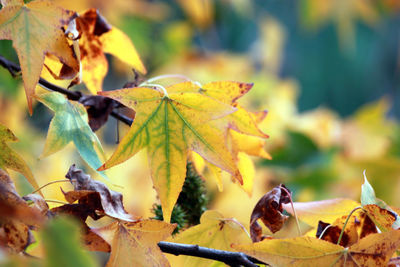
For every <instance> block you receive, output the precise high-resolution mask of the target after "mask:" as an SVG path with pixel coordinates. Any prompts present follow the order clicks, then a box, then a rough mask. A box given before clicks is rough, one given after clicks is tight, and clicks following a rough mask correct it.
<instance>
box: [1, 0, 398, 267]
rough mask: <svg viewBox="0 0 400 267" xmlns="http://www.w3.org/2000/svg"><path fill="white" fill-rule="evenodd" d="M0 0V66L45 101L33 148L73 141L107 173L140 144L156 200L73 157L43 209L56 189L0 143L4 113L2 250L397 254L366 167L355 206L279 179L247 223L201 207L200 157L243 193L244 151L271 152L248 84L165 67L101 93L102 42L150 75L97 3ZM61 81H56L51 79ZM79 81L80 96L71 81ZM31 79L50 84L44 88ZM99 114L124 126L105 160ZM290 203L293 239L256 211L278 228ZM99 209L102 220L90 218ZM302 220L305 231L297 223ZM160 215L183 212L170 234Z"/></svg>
mask: <svg viewBox="0 0 400 267" xmlns="http://www.w3.org/2000/svg"><path fill="white" fill-rule="evenodd" d="M1 4H2V9H1V10H0V39H9V40H12V43H13V47H14V48H15V50H16V52H17V55H18V59H19V64H20V66H18V65H16V64H14V63H12V62H10V61H8V60H7V59H5V58H4V57H1V56H0V65H1V66H2V67H4V68H6V69H7V70H8V71H9V72H10V74H12V75H13V76H18V75H19V73H21V75H22V80H23V85H24V88H25V92H26V98H27V107H28V110H29V113H30V114H32V112H33V106H34V101H35V100H37V101H39V102H41V103H42V104H44V105H45V106H46V107H48V108H49V109H50V110H51V111H53V112H54V117H53V119H52V120H51V122H50V125H49V130H48V133H47V138H46V142H45V145H44V148H43V152H42V155H41V157H47V156H49V155H51V154H53V153H56V152H58V151H59V150H62V149H64V148H65V147H66V146H67V145H68V144H69V143H73V144H74V146H75V149H76V151H77V152H78V153H79V155H80V156H81V158H82V159H83V161H84V162H86V163H87V165H88V166H89V167H90V168H91V169H92V171H93V173H96V174H99V175H102V176H103V177H104V178H106V179H107V178H108V175H107V171H106V170H107V169H109V168H111V167H113V166H115V165H118V164H122V163H123V162H125V161H126V160H128V159H129V158H131V157H133V156H134V155H136V154H137V153H138V152H139V151H141V150H143V149H146V151H147V158H148V161H149V169H150V176H151V179H152V182H153V186H154V188H155V190H156V192H157V196H158V199H159V201H160V205H158V206H156V207H155V208H154V213H155V215H156V219H158V220H155V219H146V218H141V217H140V214H130V213H128V212H127V210H126V209H125V207H124V204H123V195H122V194H121V193H119V192H116V191H113V190H110V189H109V188H108V187H107V186H106V185H105V184H104V183H102V182H100V181H97V180H94V179H92V177H91V176H90V175H88V174H86V173H85V172H84V171H83V170H81V169H78V168H77V167H76V166H75V165H72V166H70V168H69V170H68V172H67V174H66V178H67V180H62V181H57V180H54V181H52V182H51V183H56V182H69V183H70V184H71V185H72V186H73V189H72V190H70V191H66V192H65V191H64V190H63V189H62V188H61V192H62V194H63V196H64V198H65V202H60V201H58V202H59V203H58V205H57V206H56V207H52V208H50V207H49V205H48V203H50V202H52V200H49V199H46V198H45V197H46V196H45V195H44V194H43V193H42V192H41V189H43V187H45V186H46V185H45V186H42V187H39V185H38V183H37V182H36V180H35V178H34V174H32V172H31V170H30V169H29V167H28V165H27V164H26V163H25V161H24V160H23V159H22V158H21V157H20V156H19V155H18V154H17V153H16V152H15V151H14V150H12V149H11V148H10V147H9V146H8V144H7V143H8V142H14V141H17V137H16V136H15V135H14V134H13V133H12V131H11V130H10V129H8V127H7V126H5V125H1V124H0V148H1V150H0V200H1V201H0V230H1V231H0V252H1V253H3V251H4V253H6V254H7V255H16V254H23V255H25V256H24V257H15V258H12V257H10V259H7V260H9V262H11V263H15V264H20V265H22V264H37V263H38V264H43V265H47V266H52V265H55V264H56V263H58V264H60V265H63V266H64V265H65V266H95V265H96V263H95V261H94V260H93V258H92V257H91V256H90V254H88V253H87V250H89V251H101V252H105V253H108V255H109V258H108V260H107V266H131V265H133V266H169V265H170V263H169V260H168V258H167V257H166V255H165V254H164V253H168V254H173V255H188V256H195V257H186V258H184V259H182V264H183V265H184V266H209V265H210V264H213V262H211V261H210V260H216V261H220V262H223V263H225V264H228V265H231V266H257V264H271V265H272V266H287V265H290V264H296V265H298V266H309V265H318V266H327V265H329V266H343V265H346V266H347V265H349V266H385V265H387V264H388V263H393V264H396V262H398V259H397V258H395V257H393V254H394V253H395V252H396V250H397V249H398V247H399V246H400V232H399V227H400V223H399V221H400V218H399V215H398V214H399V213H398V211H397V209H396V208H393V207H390V206H389V205H387V204H386V203H384V202H383V201H382V200H379V199H377V198H376V197H375V193H374V190H373V188H372V186H371V185H370V184H369V183H368V181H367V179H366V178H365V182H364V185H363V186H362V195H361V203H360V204H359V203H357V202H355V201H352V200H349V199H335V200H324V201H319V202H307V203H293V201H292V192H291V190H289V188H287V187H286V186H285V185H283V184H281V185H278V186H276V187H275V188H273V189H272V190H271V191H270V192H267V193H266V194H265V195H264V196H263V197H262V198H261V199H260V200H259V201H258V203H257V204H256V205H255V207H254V210H253V212H252V214H251V216H250V218H249V222H250V224H249V226H250V227H249V232H250V233H249V232H248V230H247V229H246V228H245V227H244V226H243V224H242V223H241V222H239V221H238V220H236V219H235V218H227V217H225V216H224V215H223V214H222V213H220V212H219V211H216V210H206V205H207V200H206V195H205V192H204V191H205V189H204V185H203V181H202V179H203V176H201V174H202V173H203V172H204V169H206V170H207V171H208V172H209V173H210V174H211V175H208V176H207V177H206V178H208V177H213V178H214V179H215V182H216V184H217V186H218V188H219V189H220V190H222V189H223V183H222V172H226V173H228V174H229V175H230V176H231V181H232V182H233V183H236V184H237V185H238V186H239V187H241V188H242V189H243V190H244V191H245V192H246V193H248V194H251V192H252V187H253V180H252V179H253V177H250V176H249V175H247V173H246V171H245V169H244V168H243V166H246V164H245V162H248V161H251V160H250V158H249V156H257V157H260V158H264V159H270V158H271V157H270V155H269V154H268V152H266V151H265V150H264V144H265V139H266V138H268V135H267V134H265V133H264V132H263V131H261V130H260V128H259V124H260V123H261V122H262V121H263V120H264V119H265V117H266V115H267V112H266V111H260V112H250V111H248V110H247V109H246V108H245V107H244V106H242V105H241V104H240V103H239V102H238V101H239V99H240V98H241V97H243V96H244V95H245V94H247V93H248V92H249V91H250V90H251V88H252V87H253V84H251V83H243V82H234V81H217V82H210V83H206V84H200V83H199V82H197V81H192V80H190V79H189V78H186V77H183V81H182V82H178V83H172V84H171V83H165V82H164V83H162V82H160V80H164V81H165V80H168V78H171V76H158V77H154V78H151V79H147V80H145V81H141V82H139V78H137V77H135V81H134V82H131V83H127V85H126V86H125V87H124V88H122V89H117V90H111V91H103V88H102V84H103V79H104V77H105V75H106V73H107V71H108V62H107V58H106V56H105V53H108V54H111V55H113V56H115V57H117V58H119V59H120V60H121V61H122V62H123V63H124V64H127V65H128V66H130V67H132V68H134V69H135V70H137V71H138V72H140V73H142V74H145V73H146V68H145V67H144V64H143V63H142V61H141V60H140V57H139V55H138V53H137V51H136V49H135V47H134V45H133V44H132V42H131V41H130V40H129V38H128V37H127V36H126V35H125V34H124V33H123V32H121V31H120V30H119V29H117V28H115V27H113V26H112V25H110V24H109V23H108V22H107V21H106V19H105V18H104V17H103V16H102V15H101V14H100V13H99V12H98V11H97V10H95V9H89V10H87V11H85V12H82V13H80V14H77V13H75V12H72V11H68V10H65V9H63V8H61V7H57V6H56V5H54V3H53V2H51V1H46V0H34V1H31V2H29V3H27V4H26V3H24V1H22V0H2V1H1ZM135 73H136V72H135ZM179 77H180V78H182V77H181V76H179ZM175 78H176V77H175ZM48 80H51V81H54V82H49V81H48ZM59 81H62V82H64V85H65V86H64V87H63V86H59V85H56V84H57V82H59ZM82 82H83V83H84V84H85V86H86V88H87V89H88V91H89V92H90V94H83V93H82V92H81V91H73V90H71V89H70V88H71V87H74V86H75V85H78V84H80V83H82ZM37 85H39V86H41V87H43V88H44V89H47V90H49V91H52V92H45V93H43V92H42V91H41V89H38V88H37ZM121 108H123V109H126V110H128V109H130V114H131V116H130V117H129V116H126V115H123V114H122V113H119V110H120V109H121ZM132 114H133V115H132ZM109 116H113V117H114V118H116V119H117V120H119V121H122V122H124V123H125V124H128V125H130V129H129V131H128V132H127V133H126V135H125V136H123V138H122V140H121V141H120V142H119V144H118V146H117V148H116V150H115V151H114V153H113V154H112V155H111V157H109V158H107V155H105V153H104V151H103V148H102V145H101V142H100V139H99V138H98V137H97V135H96V133H95V131H97V130H98V129H100V128H101V127H103V125H105V124H106V123H107V122H108V119H109ZM8 169H12V170H15V171H18V172H20V173H21V174H22V175H24V176H25V178H26V179H27V181H28V182H29V183H30V184H31V185H32V187H33V188H34V192H32V194H28V195H25V196H23V197H21V196H20V195H19V194H18V192H17V191H16V189H15V186H14V182H13V181H12V179H11V178H10V176H9V174H8V173H7V172H6V171H7V170H8ZM66 171H67V170H66ZM35 175H40V174H35ZM109 178H110V179H112V177H109ZM49 184H50V183H49ZM36 193H37V194H36ZM149 208H150V207H149ZM289 215H293V216H294V217H295V219H296V222H297V228H298V236H297V237H294V238H274V237H272V236H271V235H267V234H266V233H268V232H267V230H266V229H265V228H263V226H262V225H260V224H259V223H258V220H261V221H262V222H263V224H264V225H265V226H266V228H268V229H269V232H270V233H275V232H277V231H279V230H280V229H281V228H282V227H284V226H285V225H286V222H287V220H288V218H289ZM65 217H68V218H74V221H70V219H65ZM88 218H90V219H88ZM100 219H102V220H103V219H105V221H106V222H107V223H106V224H103V225H102V226H93V224H94V223H93V221H98V220H100ZM298 220H300V221H303V222H304V223H306V224H308V225H309V226H310V227H311V228H312V230H311V231H308V232H307V233H304V231H305V230H304V229H305V227H302V225H300V224H299V222H298ZM170 221H172V222H174V221H175V222H176V223H178V224H179V228H180V229H179V233H177V234H175V235H172V233H173V232H174V230H175V229H177V228H176V226H177V225H176V224H174V223H172V224H171V223H170ZM79 229H80V230H79ZM315 230H316V231H315ZM177 232H178V231H177ZM314 232H315V234H314ZM33 233H40V236H41V238H40V240H41V242H39V243H40V244H41V245H42V248H43V251H44V253H43V254H42V256H43V257H42V258H35V257H28V256H30V255H29V253H28V252H27V251H28V250H27V248H29V246H30V245H31V244H33V243H35V238H34V235H33ZM82 243H83V244H82ZM60 248H63V249H60ZM163 252H164V253H163ZM0 260H1V259H0Z"/></svg>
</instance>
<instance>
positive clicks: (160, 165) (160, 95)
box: [100, 82, 243, 221]
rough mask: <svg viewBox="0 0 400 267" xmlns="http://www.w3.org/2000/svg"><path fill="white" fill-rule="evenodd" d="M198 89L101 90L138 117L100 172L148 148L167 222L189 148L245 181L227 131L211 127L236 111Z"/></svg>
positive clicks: (177, 192) (183, 175) (183, 174)
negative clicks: (228, 144)
mask: <svg viewBox="0 0 400 267" xmlns="http://www.w3.org/2000/svg"><path fill="white" fill-rule="evenodd" d="M188 86H189V87H190V88H188ZM193 88H196V89H197V90H196V91H199V89H200V88H199V86H198V85H196V84H194V83H187V82H184V83H179V84H175V85H172V86H170V87H167V88H163V90H164V92H160V91H157V90H155V89H152V88H144V87H138V88H128V89H121V90H115V91H109V92H101V95H104V96H107V97H110V98H113V99H115V100H117V101H119V102H121V103H122V104H124V105H125V106H127V107H130V108H132V109H134V110H135V111H136V116H135V121H134V123H133V124H132V126H131V128H130V130H129V132H128V134H127V135H126V136H125V137H124V138H123V139H122V141H121V142H120V144H119V146H118V147H117V149H116V151H115V152H114V154H113V155H112V156H111V158H110V159H108V160H107V161H106V162H105V163H104V165H103V166H102V167H101V168H100V170H104V169H107V168H110V167H112V166H114V165H117V164H119V163H121V162H123V161H125V160H127V159H128V158H130V157H132V156H133V155H135V154H136V153H137V152H139V151H140V150H141V149H143V148H145V147H146V148H147V154H148V158H149V165H150V169H151V176H152V179H153V184H154V187H155V189H156V191H157V193H158V196H159V198H160V201H161V205H162V208H163V214H164V219H165V220H166V221H169V220H170V216H171V212H172V209H173V207H174V204H175V202H176V200H177V198H178V195H179V193H180V191H181V189H182V186H183V183H184V180H185V176H186V161H187V157H188V153H189V150H192V151H195V152H197V153H198V154H200V155H201V156H202V157H203V158H205V159H206V160H207V161H209V162H211V163H212V164H214V165H216V166H218V167H219V168H221V169H223V170H225V171H227V172H229V173H231V174H232V175H233V177H235V178H236V179H237V180H238V181H239V182H240V183H242V182H243V181H242V177H241V175H240V172H239V170H238V169H237V166H236V164H235V162H234V160H233V158H232V156H231V154H230V151H229V150H228V149H227V147H226V145H225V141H224V140H225V135H224V132H222V131H219V130H218V129H216V128H215V127H214V126H212V125H211V124H210V123H211V121H213V120H215V119H218V118H220V117H224V116H226V115H228V114H230V113H232V112H234V111H235V109H234V108H232V107H231V106H230V105H227V104H224V103H222V102H220V101H217V100H215V99H213V98H211V97H208V96H205V95H203V94H201V93H198V92H196V91H193Z"/></svg>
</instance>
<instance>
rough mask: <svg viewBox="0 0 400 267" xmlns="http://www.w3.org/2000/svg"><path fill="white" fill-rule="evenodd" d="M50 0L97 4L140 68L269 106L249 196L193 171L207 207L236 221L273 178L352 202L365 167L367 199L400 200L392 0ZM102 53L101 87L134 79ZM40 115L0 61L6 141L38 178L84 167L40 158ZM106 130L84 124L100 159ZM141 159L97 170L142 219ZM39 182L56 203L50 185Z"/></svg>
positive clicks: (399, 36)
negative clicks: (93, 131) (241, 91)
mask: <svg viewBox="0 0 400 267" xmlns="http://www.w3.org/2000/svg"><path fill="white" fill-rule="evenodd" d="M58 3H59V4H60V5H61V6H63V7H65V8H68V9H73V10H76V11H79V12H82V11H84V10H86V9H87V8H89V7H95V8H98V9H99V10H100V13H101V14H102V15H103V16H104V17H105V18H107V20H108V22H109V23H111V24H112V25H114V26H116V27H118V28H120V29H121V30H122V31H124V32H125V33H126V34H128V35H129V37H130V38H131V39H132V41H133V43H134V44H135V46H136V48H137V50H138V51H139V54H140V55H141V57H142V60H143V61H144V63H145V66H146V67H147V69H148V71H149V73H148V75H147V76H146V77H145V78H146V79H147V78H151V77H153V76H157V75H161V74H182V75H185V76H187V77H189V78H190V79H192V80H195V81H198V82H200V83H207V82H211V81H218V80H236V81H242V82H252V83H254V88H253V89H252V90H251V91H250V92H249V93H248V94H247V95H246V96H245V97H243V98H242V99H241V100H240V101H239V102H240V103H241V104H242V105H244V106H246V107H247V108H248V109H249V110H251V111H257V110H264V109H267V110H268V112H269V113H268V116H267V118H266V119H265V120H264V121H263V122H262V123H261V125H260V127H261V128H262V130H263V131H264V132H266V133H267V134H269V136H270V138H269V139H268V140H267V147H266V149H267V151H268V152H269V153H270V154H271V155H272V158H273V159H272V160H260V159H258V158H253V163H251V164H249V165H248V171H249V175H250V176H251V175H253V176H254V188H253V190H252V194H248V193H246V192H244V191H243V190H242V189H241V188H239V186H237V185H236V184H233V183H231V182H230V177H229V176H228V175H227V176H226V177H224V191H223V192H219V191H218V189H217V186H216V184H215V182H214V181H213V180H212V179H207V178H208V177H207V176H208V174H207V173H205V174H204V176H205V178H206V179H205V180H206V185H207V188H208V194H209V198H210V202H209V207H210V208H215V209H218V210H220V211H221V212H222V213H223V214H224V215H225V216H226V217H236V218H237V219H238V220H239V221H240V222H242V223H243V224H244V225H248V221H249V217H250V213H251V210H252V208H253V207H254V205H255V203H256V202H257V201H258V199H259V198H260V197H261V196H262V195H263V194H265V193H266V192H267V191H269V190H270V189H271V188H272V187H273V186H275V185H277V184H279V183H285V184H286V186H287V187H288V188H290V189H291V190H292V192H293V196H294V199H295V200H296V201H314V200H321V199H329V198H336V197H345V198H351V199H354V200H356V201H359V197H360V191H361V184H362V183H363V175H362V173H363V170H364V169H365V170H366V174H367V176H368V179H369V181H370V182H371V184H372V185H373V186H374V188H375V190H376V194H377V197H379V198H381V199H383V200H384V201H386V202H387V203H388V204H390V205H393V206H399V205H400V124H399V122H398V121H399V119H400V69H399V67H400V61H399V59H400V54H399V52H400V27H399V25H400V1H397V0H380V1H376V0H370V1H369V0H285V1H278V0H262V1H261V0H260V1H257V0H254V1H248V0H215V1H211V0H176V1H155V0H154V1H144V0H136V1H133V0H129V1H127V0H113V1H108V0H96V1H95V0H80V1H66V0H65V1H58ZM0 54H1V55H4V56H6V57H7V58H8V59H10V60H13V61H14V62H18V59H17V57H16V54H15V52H14V50H13V48H12V46H11V42H9V41H4V40H2V41H0ZM108 60H109V63H110V69H109V72H108V75H107V77H106V79H105V82H104V90H110V89H118V88H121V87H122V86H123V85H124V84H125V83H126V82H127V81H130V80H132V79H133V77H134V75H133V72H132V70H130V69H129V68H128V67H127V66H126V65H124V64H123V63H121V62H119V61H118V60H116V59H115V58H113V57H108ZM78 88H82V89H84V87H83V86H80V87H78ZM51 118H52V113H51V112H50V111H49V110H47V109H46V108H45V107H44V106H43V105H41V104H38V103H36V106H35V110H34V114H33V116H32V117H30V116H29V115H28V112H27V105H26V100H25V95H24V90H23V88H22V86H21V81H20V80H19V79H13V78H12V77H11V76H10V74H9V73H8V72H7V71H6V70H4V69H2V68H1V69H0V122H1V123H3V124H5V125H6V126H8V127H9V128H10V129H11V130H13V131H14V133H15V134H16V136H18V137H19V139H20V142H18V143H15V144H12V147H13V148H14V149H15V150H16V151H18V153H20V154H21V155H22V156H23V157H24V158H25V160H26V161H27V162H28V164H29V165H30V167H31V168H32V170H33V173H34V175H35V177H36V179H37V180H38V182H39V184H40V185H41V184H45V183H46V182H48V181H52V180H57V179H61V178H62V177H64V175H65V173H66V172H67V170H68V168H69V166H70V165H71V164H72V163H78V165H79V164H80V165H81V166H83V167H85V165H84V163H83V162H82V161H81V160H80V158H79V156H78V154H77V152H76V150H75V148H74V147H73V146H71V145H70V146H68V148H67V149H64V150H62V151H60V152H57V153H56V154H54V155H52V156H50V157H47V158H41V159H39V156H40V154H41V152H42V150H43V144H44V140H45V133H46V131H47V128H48V125H49V122H50V119H51ZM116 128H117V123H116V121H115V120H114V119H110V120H109V122H108V124H107V126H106V127H103V129H101V130H100V131H98V132H97V133H98V135H99V137H100V138H101V140H102V143H103V145H104V146H105V148H106V151H107V155H108V156H110V155H111V153H112V151H113V150H115V147H116V145H115V142H116ZM119 128H120V132H121V135H122V134H123V133H124V132H126V130H127V127H126V126H124V125H122V124H120V125H119ZM146 162H147V160H146V159H145V153H140V154H138V155H137V156H135V157H134V158H132V159H130V160H129V161H127V162H126V163H124V164H121V165H119V166H116V167H114V168H112V169H111V170H110V171H109V173H108V176H109V177H110V181H106V182H107V183H108V185H109V186H110V187H112V188H113V189H115V190H117V191H121V192H122V193H123V194H124V197H125V205H126V207H127V209H128V210H129V211H130V212H132V213H134V214H136V215H138V216H143V217H149V216H152V214H151V212H150V210H151V207H152V204H153V203H155V202H157V199H156V194H155V191H154V190H153V188H152V183H151V179H150V178H149V175H148V170H147V167H146V166H147V163H146ZM88 171H89V170H88ZM13 174H14V176H15V177H19V176H18V174H17V173H13ZM93 175H94V176H95V177H96V178H98V179H101V178H100V177H97V176H96V175H95V174H93ZM18 181H19V182H18V186H19V188H20V190H21V191H22V192H25V193H27V192H29V191H30V188H29V187H28V185H26V183H25V182H24V179H23V178H21V177H19V178H18ZM115 185H117V186H115ZM62 187H63V188H64V189H65V188H67V187H68V186H67V185H64V184H63V185H62ZM44 193H45V195H46V197H47V198H49V199H60V200H63V197H62V194H61V193H60V192H59V190H58V186H57V185H52V186H49V187H47V188H46V189H44Z"/></svg>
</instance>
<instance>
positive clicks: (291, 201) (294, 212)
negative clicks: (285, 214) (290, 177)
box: [281, 187, 301, 236]
mask: <svg viewBox="0 0 400 267" xmlns="http://www.w3.org/2000/svg"><path fill="white" fill-rule="evenodd" d="M281 189H283V191H285V192H286V193H287V194H288V196H289V200H290V205H291V206H292V210H293V215H294V218H295V219H296V225H297V231H298V232H299V236H301V229H300V222H299V218H297V214H296V210H295V209H294V205H293V199H292V194H291V193H289V191H288V190H286V188H284V187H281Z"/></svg>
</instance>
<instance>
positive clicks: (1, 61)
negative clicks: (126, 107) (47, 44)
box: [0, 55, 133, 125]
mask: <svg viewBox="0 0 400 267" xmlns="http://www.w3.org/2000/svg"><path fill="white" fill-rule="evenodd" d="M0 65H1V66H2V67H3V68H5V69H7V70H8V72H10V74H11V75H12V76H13V77H15V76H16V75H17V73H19V72H20V71H21V68H20V66H18V65H17V64H15V63H14V62H12V61H9V60H8V59H6V58H5V57H3V56H1V55H0ZM39 84H40V85H41V86H43V87H45V88H46V89H48V90H51V91H55V92H59V93H61V94H64V95H66V96H67V97H68V99H70V100H73V101H79V100H80V99H81V98H82V97H84V96H85V95H84V94H82V93H81V92H78V91H70V90H67V89H65V88H62V87H60V86H57V85H55V84H53V83H51V82H49V81H47V80H45V79H43V78H40V79H39ZM113 101H114V100H113ZM115 106H116V107H121V105H120V104H119V103H118V104H116V105H115ZM111 116H113V117H114V118H116V119H117V120H119V121H121V122H123V123H125V124H127V125H131V124H132V123H133V120H132V119H131V118H129V117H127V116H125V115H123V114H121V113H119V112H117V111H115V110H113V111H112V112H111Z"/></svg>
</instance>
